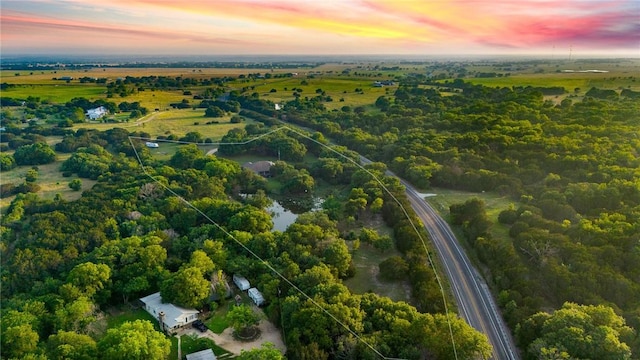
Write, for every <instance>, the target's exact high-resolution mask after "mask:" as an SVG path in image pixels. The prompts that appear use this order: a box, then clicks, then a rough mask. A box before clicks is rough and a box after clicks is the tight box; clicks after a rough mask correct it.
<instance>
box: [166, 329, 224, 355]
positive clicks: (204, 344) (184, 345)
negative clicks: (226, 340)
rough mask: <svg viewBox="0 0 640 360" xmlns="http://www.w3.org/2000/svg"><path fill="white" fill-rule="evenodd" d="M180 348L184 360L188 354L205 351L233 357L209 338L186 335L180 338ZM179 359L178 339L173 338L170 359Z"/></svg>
mask: <svg viewBox="0 0 640 360" xmlns="http://www.w3.org/2000/svg"><path fill="white" fill-rule="evenodd" d="M180 348H181V353H182V358H183V359H184V358H185V357H186V355H187V354H191V353H194V352H198V351H202V350H205V349H211V350H213V353H214V354H215V355H216V356H218V357H221V356H223V355H227V356H229V355H231V353H230V352H228V351H227V350H225V349H223V348H221V347H220V346H218V345H216V344H215V342H214V341H213V340H211V339H209V338H198V337H197V336H195V335H185V336H181V337H180ZM177 358H178V338H177V337H175V336H172V337H171V353H170V354H169V359H177Z"/></svg>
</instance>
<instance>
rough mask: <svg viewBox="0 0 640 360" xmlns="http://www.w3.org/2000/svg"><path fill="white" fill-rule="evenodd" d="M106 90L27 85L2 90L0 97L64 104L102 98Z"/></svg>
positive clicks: (83, 86)
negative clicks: (35, 99) (75, 100)
mask: <svg viewBox="0 0 640 360" xmlns="http://www.w3.org/2000/svg"><path fill="white" fill-rule="evenodd" d="M105 91H106V88H105V87H104V86H99V85H95V84H66V83H64V82H58V83H56V84H29V85H19V86H16V87H11V88H7V89H5V90H2V96H6V97H11V98H15V99H26V98H28V97H29V96H33V97H39V98H40V100H41V101H48V102H52V103H65V102H67V101H69V100H71V99H73V98H77V97H84V98H87V99H98V98H104V97H105V95H104V93H105Z"/></svg>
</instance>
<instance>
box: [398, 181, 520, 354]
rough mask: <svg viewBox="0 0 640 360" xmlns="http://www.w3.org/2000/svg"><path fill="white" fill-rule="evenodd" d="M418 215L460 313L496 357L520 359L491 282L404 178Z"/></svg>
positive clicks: (445, 223) (440, 218)
mask: <svg viewBox="0 0 640 360" xmlns="http://www.w3.org/2000/svg"><path fill="white" fill-rule="evenodd" d="M401 182H402V184H403V185H404V186H405V187H406V189H407V196H408V198H409V201H410V202H411V205H412V207H413V209H414V211H415V212H416V214H417V215H418V216H419V217H420V219H421V220H422V222H423V224H424V226H425V228H426V229H427V231H428V233H429V236H430V237H431V240H432V241H433V244H434V245H435V248H436V251H437V252H438V256H439V258H440V261H441V262H442V264H443V266H444V271H445V273H446V276H447V278H448V279H449V284H450V285H451V289H452V291H453V295H454V297H455V300H456V302H457V304H458V309H459V311H460V316H462V318H463V319H464V320H465V321H467V323H468V324H469V325H471V326H472V327H474V328H475V329H477V330H478V331H480V332H482V333H484V334H485V335H487V337H488V338H489V342H490V343H491V345H492V346H493V357H492V358H493V359H500V360H502V359H519V358H520V355H519V352H518V349H517V348H516V346H515V344H514V342H513V338H512V337H511V334H510V333H509V330H508V329H507V326H506V324H505V322H504V320H503V319H502V315H501V314H500V311H499V310H498V307H497V305H496V302H495V300H494V299H493V296H492V295H491V292H490V291H489V288H488V286H487V284H486V283H485V282H484V280H483V279H482V277H481V276H480V275H479V273H478V272H477V270H476V269H475V268H474V267H473V265H472V264H471V262H470V261H469V258H468V257H467V255H466V254H465V253H464V251H463V250H462V248H461V247H460V245H459V244H458V241H457V239H456V237H455V235H454V234H453V231H451V228H450V227H449V225H448V224H447V222H446V221H444V220H443V219H442V217H440V215H438V213H436V211H435V210H434V209H433V208H432V207H431V206H430V205H429V204H428V203H427V202H426V201H424V199H423V198H422V196H420V194H419V193H418V192H417V191H416V190H415V189H414V188H413V187H412V186H411V185H410V184H409V183H407V182H405V181H404V180H401Z"/></svg>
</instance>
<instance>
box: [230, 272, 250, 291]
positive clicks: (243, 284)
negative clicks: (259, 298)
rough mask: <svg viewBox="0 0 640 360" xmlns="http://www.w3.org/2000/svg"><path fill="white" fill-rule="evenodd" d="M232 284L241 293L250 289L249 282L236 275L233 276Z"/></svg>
mask: <svg viewBox="0 0 640 360" xmlns="http://www.w3.org/2000/svg"><path fill="white" fill-rule="evenodd" d="M233 283H234V284H236V286H237V287H238V289H240V290H242V291H245V290H248V289H249V288H250V287H251V284H249V280H247V279H245V278H244V277H243V276H241V275H238V274H235V275H233Z"/></svg>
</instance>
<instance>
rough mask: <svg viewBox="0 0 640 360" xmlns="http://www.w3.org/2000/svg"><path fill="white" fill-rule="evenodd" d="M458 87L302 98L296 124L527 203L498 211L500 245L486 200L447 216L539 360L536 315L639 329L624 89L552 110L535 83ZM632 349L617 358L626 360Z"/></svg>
mask: <svg viewBox="0 0 640 360" xmlns="http://www.w3.org/2000/svg"><path fill="white" fill-rule="evenodd" d="M455 86H457V87H459V89H461V90H462V93H461V94H455V95H451V96H445V95H443V93H442V92H441V91H439V89H438V88H437V87H436V88H434V87H427V88H425V87H423V86H420V84H411V85H405V86H401V87H400V88H399V89H398V90H397V91H396V93H395V96H394V98H393V99H389V98H386V97H381V98H379V99H378V101H376V107H377V108H378V109H379V111H377V112H370V113H357V112H352V111H349V109H346V110H347V111H343V112H330V113H327V112H322V111H318V110H315V111H304V110H300V109H304V108H305V107H304V106H302V107H300V106H298V104H297V103H296V102H292V103H290V104H288V109H290V111H289V112H288V114H287V119H288V120H289V121H292V122H295V123H297V124H300V125H304V126H307V127H311V128H315V129H318V130H319V131H322V132H323V133H324V134H325V135H326V136H328V137H331V138H332V139H336V141H338V142H339V143H342V144H349V146H350V148H351V149H353V150H356V151H358V152H360V153H361V154H363V155H365V156H367V157H369V158H372V159H376V160H378V161H381V162H384V163H387V164H389V166H390V168H391V169H392V170H393V171H395V172H396V173H397V174H399V175H400V176H402V177H404V178H406V179H408V180H410V181H411V182H412V183H414V184H415V185H417V186H419V187H421V188H424V189H428V188H429V187H430V186H439V187H445V188H451V189H461V190H468V191H475V192H480V191H492V192H498V193H500V194H503V195H504V196H509V197H511V198H513V199H514V201H518V202H519V203H520V204H522V205H520V206H518V207H514V208H511V209H506V210H505V211H504V212H503V213H501V214H500V222H501V223H503V224H506V225H508V226H509V238H508V239H502V238H494V237H492V232H491V227H492V226H493V225H495V224H491V221H489V220H488V218H487V216H486V213H485V209H484V204H483V203H482V202H481V201H470V202H468V203H467V204H464V205H460V206H456V207H453V208H452V209H451V213H452V214H451V215H452V217H451V220H452V222H453V224H456V225H458V226H460V228H461V230H462V231H463V233H464V237H465V238H466V241H468V243H469V244H470V246H472V248H473V249H474V251H475V252H476V253H477V255H478V257H479V259H480V261H482V262H483V264H484V265H486V267H487V269H488V271H487V273H486V275H487V276H488V278H489V280H490V283H491V284H492V286H493V288H494V290H495V291H496V294H497V298H498V300H499V303H500V306H502V308H503V312H504V316H505V318H506V320H507V322H508V323H509V324H510V325H511V327H512V329H513V330H514V331H515V333H516V336H517V339H518V341H519V343H520V346H521V347H522V348H523V349H525V350H527V354H528V355H529V356H531V357H532V358H538V357H539V356H541V355H540V352H539V351H540V349H539V348H536V347H532V346H531V344H532V340H534V339H536V338H539V337H541V336H543V335H544V334H542V333H540V332H541V331H542V329H541V328H540V327H539V326H538V327H535V328H531V322H530V321H528V320H527V319H529V317H530V316H532V315H533V314H535V313H537V312H539V311H541V310H543V309H555V308H559V307H560V306H562V304H563V303H565V302H575V303H579V304H593V305H597V304H605V305H607V306H611V307H612V308H613V309H615V311H616V312H617V313H618V314H619V315H622V316H624V318H625V319H626V321H627V323H628V324H629V325H631V326H632V327H634V328H636V329H637V328H640V266H638V264H640V245H639V241H640V158H639V153H640V132H639V130H638V129H639V128H640V117H639V116H638V115H639V114H640V104H638V102H637V101H636V100H634V99H633V96H626V95H624V94H625V92H623V93H622V95H619V94H618V93H617V92H616V91H612V93H613V95H612V94H610V92H606V93H607V95H606V96H599V97H592V96H587V97H585V98H584V99H582V100H579V101H572V100H571V99H569V98H567V99H564V100H563V101H562V102H561V103H559V104H556V103H554V102H553V101H551V100H545V99H544V96H543V93H542V92H541V91H539V89H535V88H530V87H519V88H516V87H514V88H488V87H483V86H479V85H475V86H474V85H470V84H466V83H464V82H462V81H457V84H456V85H455ZM589 93H590V94H591V95H599V94H601V93H603V91H595V90H594V91H589ZM632 93H633V92H632ZM532 333H533V335H532ZM615 333H617V331H616V332H615ZM630 334H632V333H627V337H626V341H627V345H632V346H634V347H635V348H636V350H635V353H636V355H637V352H638V350H637V348H638V345H639V344H638V338H637V337H636V335H630ZM634 344H635V345H634ZM550 345H552V344H550ZM627 345H624V346H622V348H626V349H627V350H624V351H622V352H623V353H624V354H627V355H624V356H622V355H620V354H618V355H619V356H622V357H623V358H624V357H625V356H628V354H629V352H628V347H627ZM573 356H576V357H578V358H582V357H580V356H579V355H575V354H573ZM614 358H618V357H614Z"/></svg>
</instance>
